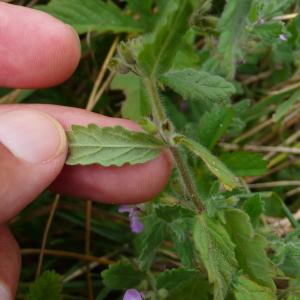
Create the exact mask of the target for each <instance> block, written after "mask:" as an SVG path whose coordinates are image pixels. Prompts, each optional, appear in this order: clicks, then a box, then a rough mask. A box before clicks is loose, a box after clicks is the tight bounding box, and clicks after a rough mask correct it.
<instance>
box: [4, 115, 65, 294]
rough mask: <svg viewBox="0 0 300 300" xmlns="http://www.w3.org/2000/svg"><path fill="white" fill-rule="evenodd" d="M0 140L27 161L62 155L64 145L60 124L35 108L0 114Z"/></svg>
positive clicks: (43, 159) (49, 158)
mask: <svg viewBox="0 0 300 300" xmlns="http://www.w3.org/2000/svg"><path fill="white" fill-rule="evenodd" d="M0 142H1V143H2V144H3V145H4V146H5V147H6V148H7V149H8V150H10V151H11V152H12V153H13V154H14V155H15V156H16V157H18V158H21V159H23V160H25V161H27V162H30V163H41V162H45V161H49V160H51V159H53V158H55V157H57V156H58V155H60V154H62V153H63V152H64V151H65V149H66V145H67V142H66V136H65V132H64V130H63V128H62V127H61V125H60V124H59V123H58V122H57V121H56V120H54V119H53V118H52V117H50V116H48V115H46V114H44V113H42V112H39V111H35V110H15V111H10V112H5V113H2V114H0ZM0 299H1V298H0Z"/></svg>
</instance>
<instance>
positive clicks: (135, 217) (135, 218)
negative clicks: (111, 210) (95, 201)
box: [118, 205, 144, 234]
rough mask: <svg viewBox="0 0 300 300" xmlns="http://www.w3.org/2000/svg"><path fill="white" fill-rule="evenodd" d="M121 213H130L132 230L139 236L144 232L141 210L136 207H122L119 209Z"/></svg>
mask: <svg viewBox="0 0 300 300" xmlns="http://www.w3.org/2000/svg"><path fill="white" fill-rule="evenodd" d="M118 211H119V212H120V213H128V214H129V220H130V229H131V231H132V232H133V233H135V234H138V233H141V232H142V231H143V230H144V224H143V223H142V222H141V220H140V216H139V209H138V207H137V206H135V205H121V206H120V207H119V209H118Z"/></svg>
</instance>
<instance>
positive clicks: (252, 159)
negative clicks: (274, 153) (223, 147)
mask: <svg viewBox="0 0 300 300" xmlns="http://www.w3.org/2000/svg"><path fill="white" fill-rule="evenodd" d="M220 159H221V160H222V161H223V163H224V164H225V165H226V166H227V167H228V168H229V169H230V170H231V171H232V172H233V173H234V174H235V175H236V176H260V175H263V174H265V173H266V172H267V171H268V162H267V161H266V160H264V159H263V156H262V155H261V154H259V153H253V152H246V151H236V152H231V153H223V154H222V156H221V157H220Z"/></svg>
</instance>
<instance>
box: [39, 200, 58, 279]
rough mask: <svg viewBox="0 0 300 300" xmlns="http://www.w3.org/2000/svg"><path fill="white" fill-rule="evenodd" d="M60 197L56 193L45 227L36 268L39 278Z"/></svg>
mask: <svg viewBox="0 0 300 300" xmlns="http://www.w3.org/2000/svg"><path fill="white" fill-rule="evenodd" d="M59 199H60V195H59V194H57V195H55V198H54V200H53V204H52V206H51V210H50V214H49V217H48V220H47V223H46V227H45V230H44V234H43V240H42V245H41V250H40V253H39V254H40V255H39V261H38V266H37V270H36V278H38V277H39V276H40V275H41V272H42V267H43V262H44V255H45V249H46V245H47V240H48V236H49V231H50V227H51V224H52V221H53V218H54V214H55V211H56V209H57V206H58V203H59Z"/></svg>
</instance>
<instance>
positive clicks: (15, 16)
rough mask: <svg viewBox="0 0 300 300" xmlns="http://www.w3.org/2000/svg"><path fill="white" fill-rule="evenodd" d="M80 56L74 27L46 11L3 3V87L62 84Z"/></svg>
mask: <svg viewBox="0 0 300 300" xmlns="http://www.w3.org/2000/svg"><path fill="white" fill-rule="evenodd" d="M79 59H80V43H79V39H78V36H77V34H76V33H75V31H74V30H73V29H72V28H71V27H70V26H68V25H66V24H64V23H63V22H61V21H59V20H57V19H55V18H53V17H51V16H50V15H48V14H46V13H44V12H40V11H37V10H33V9H30V8H26V7H22V6H17V5H12V4H6V3H3V2H2V3H0V86H4V87H18V88H42V87H47V86H52V85H56V84H59V83H61V82H63V81H65V80H66V79H67V78H68V77H69V76H70V75H71V74H72V73H73V72H74V70H75V69H76V67H77V65H78V62H79Z"/></svg>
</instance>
